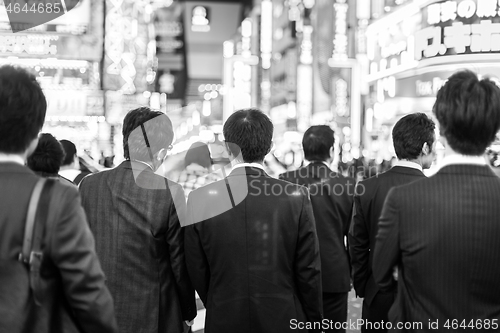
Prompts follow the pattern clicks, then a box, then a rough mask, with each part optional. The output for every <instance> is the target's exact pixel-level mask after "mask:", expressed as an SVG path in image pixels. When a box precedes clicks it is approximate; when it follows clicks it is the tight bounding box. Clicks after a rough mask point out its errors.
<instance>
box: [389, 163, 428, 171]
mask: <svg viewBox="0 0 500 333" xmlns="http://www.w3.org/2000/svg"><path fill="white" fill-rule="evenodd" d="M394 166H399V167H404V168H412V169H417V170H420V171H422V172H423V170H422V166H421V165H420V164H418V163H415V162H411V161H404V160H399V161H397V162H396V163H395V164H394Z"/></svg>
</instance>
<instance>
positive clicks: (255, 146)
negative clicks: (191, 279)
mask: <svg viewBox="0 0 500 333" xmlns="http://www.w3.org/2000/svg"><path fill="white" fill-rule="evenodd" d="M222 133H223V134H224V139H225V141H226V144H227V145H228V147H229V149H230V150H231V152H232V154H233V155H234V156H238V155H239V153H240V152H241V155H242V157H243V160H244V161H245V162H247V163H251V162H261V161H263V160H264V157H265V156H266V154H267V153H269V151H270V150H271V144H272V140H273V123H272V122H271V120H270V119H269V117H268V116H266V115H265V114H264V113H262V111H260V110H258V109H243V110H239V111H236V112H235V113H233V114H232V115H231V116H230V117H229V118H228V119H227V120H226V123H225V124H224V128H223V130H222Z"/></svg>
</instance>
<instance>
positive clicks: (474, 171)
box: [436, 164, 498, 178]
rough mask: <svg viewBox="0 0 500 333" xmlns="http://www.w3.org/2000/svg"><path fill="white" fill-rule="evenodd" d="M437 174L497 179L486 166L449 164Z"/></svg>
mask: <svg viewBox="0 0 500 333" xmlns="http://www.w3.org/2000/svg"><path fill="white" fill-rule="evenodd" d="M438 174H459V175H476V176H483V177H494V178H498V177H497V176H496V175H495V173H494V172H493V170H492V169H491V167H489V166H488V165H478V164H450V165H445V166H443V167H442V168H441V169H440V170H439V171H438V172H437V173H436V175H438Z"/></svg>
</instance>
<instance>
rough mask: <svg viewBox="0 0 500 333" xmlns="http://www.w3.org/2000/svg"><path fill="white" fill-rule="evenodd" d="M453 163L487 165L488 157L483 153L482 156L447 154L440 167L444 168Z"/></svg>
mask: <svg viewBox="0 0 500 333" xmlns="http://www.w3.org/2000/svg"><path fill="white" fill-rule="evenodd" d="M452 164H469V165H471V164H473V165H486V164H487V163H486V159H485V157H484V156H483V155H481V156H471V155H461V154H451V155H447V156H445V157H444V158H443V159H442V161H441V163H440V164H439V168H440V169H441V168H443V167H445V166H448V165H452Z"/></svg>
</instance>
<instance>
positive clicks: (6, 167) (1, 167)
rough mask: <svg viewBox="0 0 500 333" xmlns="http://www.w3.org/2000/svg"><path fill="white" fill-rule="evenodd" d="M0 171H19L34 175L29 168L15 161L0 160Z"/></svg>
mask: <svg viewBox="0 0 500 333" xmlns="http://www.w3.org/2000/svg"><path fill="white" fill-rule="evenodd" d="M0 173H21V174H28V175H35V173H34V172H33V171H31V169H30V168H28V167H27V166H24V165H20V164H18V163H15V162H5V163H4V162H2V163H0Z"/></svg>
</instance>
